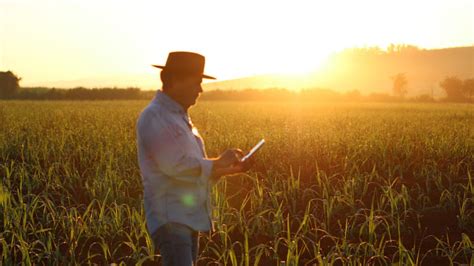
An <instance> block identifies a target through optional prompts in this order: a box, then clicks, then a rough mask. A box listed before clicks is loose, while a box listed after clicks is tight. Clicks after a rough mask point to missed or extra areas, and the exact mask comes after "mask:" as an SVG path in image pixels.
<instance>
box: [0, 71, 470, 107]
mask: <svg viewBox="0 0 474 266" xmlns="http://www.w3.org/2000/svg"><path fill="white" fill-rule="evenodd" d="M391 79H392V82H393V87H392V93H393V94H392V95H389V94H387V93H371V94H369V95H362V94H361V93H360V91H357V90H354V91H350V92H346V93H339V92H335V91H332V90H328V89H320V88H314V89H305V90H301V91H290V90H287V89H281V88H270V89H265V90H261V89H245V90H218V89H217V90H212V91H206V92H205V93H203V94H202V96H201V99H202V100H232V101H376V102H399V101H415V102H435V101H446V102H474V99H473V97H474V79H473V78H470V79H465V80H462V79H460V78H458V77H455V76H451V77H446V78H445V79H444V80H442V81H441V82H440V83H439V85H440V87H441V88H443V90H444V91H445V93H446V97H444V98H443V99H440V100H435V99H434V97H433V95H427V94H424V95H419V96H415V97H412V98H406V94H407V92H408V90H407V87H408V79H407V77H406V75H405V74H404V73H398V74H396V75H394V76H392V77H391ZM20 80H21V78H19V77H18V76H17V75H15V74H14V73H13V72H11V71H7V72H0V99H24V100H141V99H151V98H152V97H153V95H154V94H155V91H142V90H140V89H139V88H125V89H120V88H94V89H87V88H84V87H77V88H72V89H56V88H45V87H34V88H20V85H19V82H20Z"/></svg>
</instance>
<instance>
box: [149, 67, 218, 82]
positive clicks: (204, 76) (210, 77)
mask: <svg viewBox="0 0 474 266" xmlns="http://www.w3.org/2000/svg"><path fill="white" fill-rule="evenodd" d="M151 66H153V67H156V68H160V69H165V66H160V65H151ZM202 77H203V78H205V79H216V78H215V77H213V76H209V75H204V74H202Z"/></svg>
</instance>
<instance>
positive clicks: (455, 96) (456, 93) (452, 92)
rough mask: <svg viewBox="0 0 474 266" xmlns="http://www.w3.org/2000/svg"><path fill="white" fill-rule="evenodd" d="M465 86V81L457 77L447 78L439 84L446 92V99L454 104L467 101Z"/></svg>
mask: <svg viewBox="0 0 474 266" xmlns="http://www.w3.org/2000/svg"><path fill="white" fill-rule="evenodd" d="M463 85H464V84H463V81H462V80H461V79H460V78H458V77H456V76H453V77H447V78H445V79H444V80H443V81H441V82H440V83H439V86H440V87H441V88H443V89H444V91H445V92H446V99H447V100H448V101H454V102H460V101H464V100H465V97H464V91H463V90H464V88H463V87H464V86H463Z"/></svg>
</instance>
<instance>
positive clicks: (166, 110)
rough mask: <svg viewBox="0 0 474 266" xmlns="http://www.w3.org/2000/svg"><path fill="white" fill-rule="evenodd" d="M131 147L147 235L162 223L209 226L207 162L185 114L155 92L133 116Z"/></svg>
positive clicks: (198, 227) (205, 228)
mask: <svg viewBox="0 0 474 266" xmlns="http://www.w3.org/2000/svg"><path fill="white" fill-rule="evenodd" d="M137 148H138V163H139V167H140V172H141V176H142V183H143V190H144V207H145V215H146V222H147V229H148V231H149V233H150V235H151V234H153V232H155V230H156V229H158V227H160V226H161V225H163V224H165V223H167V222H176V223H181V224H185V225H187V226H189V227H191V228H193V229H194V230H196V231H208V230H210V229H211V228H212V219H211V204H210V191H211V185H212V184H211V182H210V180H209V178H210V175H211V171H212V161H211V160H209V159H207V156H206V151H205V147H204V142H203V140H202V138H201V136H200V135H199V133H198V131H197V129H196V128H195V127H193V125H192V123H191V120H190V119H189V117H188V115H187V114H186V112H185V111H184V110H183V108H182V107H181V106H180V105H179V104H178V103H177V102H175V101H174V100H173V99H171V98H170V97H169V96H167V95H166V94H165V93H163V92H161V91H158V92H157V94H156V96H155V98H154V99H153V100H152V101H151V103H150V104H149V105H148V106H147V107H146V108H145V109H144V110H143V111H142V113H141V114H140V117H139V118H138V122H137ZM196 169H199V171H196ZM192 170H194V172H200V175H199V176H192V175H189V172H190V171H192Z"/></svg>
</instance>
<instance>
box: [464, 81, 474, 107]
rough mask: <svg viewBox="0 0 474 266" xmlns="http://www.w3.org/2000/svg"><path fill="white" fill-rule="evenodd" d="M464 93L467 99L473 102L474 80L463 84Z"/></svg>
mask: <svg viewBox="0 0 474 266" xmlns="http://www.w3.org/2000/svg"><path fill="white" fill-rule="evenodd" d="M463 91H464V95H465V96H466V98H468V99H469V101H471V102H472V100H473V99H472V97H473V96H474V79H466V80H464V82H463Z"/></svg>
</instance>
